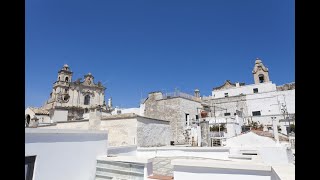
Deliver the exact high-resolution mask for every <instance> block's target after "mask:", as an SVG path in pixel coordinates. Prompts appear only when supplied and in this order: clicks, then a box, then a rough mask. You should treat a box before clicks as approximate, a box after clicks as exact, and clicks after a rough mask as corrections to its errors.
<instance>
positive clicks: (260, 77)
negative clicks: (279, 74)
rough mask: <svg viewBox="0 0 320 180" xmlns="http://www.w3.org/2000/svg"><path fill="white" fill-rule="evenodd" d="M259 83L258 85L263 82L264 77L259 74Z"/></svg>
mask: <svg viewBox="0 0 320 180" xmlns="http://www.w3.org/2000/svg"><path fill="white" fill-rule="evenodd" d="M259 82H260V83H263V82H264V75H263V74H259Z"/></svg>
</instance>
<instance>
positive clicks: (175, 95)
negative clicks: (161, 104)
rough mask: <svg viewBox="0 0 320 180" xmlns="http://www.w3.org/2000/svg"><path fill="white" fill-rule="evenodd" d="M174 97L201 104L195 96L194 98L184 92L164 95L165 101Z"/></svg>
mask: <svg viewBox="0 0 320 180" xmlns="http://www.w3.org/2000/svg"><path fill="white" fill-rule="evenodd" d="M172 97H182V98H186V99H190V100H193V101H198V102H201V99H200V98H198V97H195V96H193V95H191V94H187V93H183V92H171V93H166V94H163V99H169V98H172Z"/></svg>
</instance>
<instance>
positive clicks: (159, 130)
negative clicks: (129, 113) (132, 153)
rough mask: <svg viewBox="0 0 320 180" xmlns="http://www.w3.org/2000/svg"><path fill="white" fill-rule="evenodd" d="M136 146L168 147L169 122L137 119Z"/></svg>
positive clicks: (169, 138) (143, 118)
mask: <svg viewBox="0 0 320 180" xmlns="http://www.w3.org/2000/svg"><path fill="white" fill-rule="evenodd" d="M137 120H138V128H137V145H138V146H139V147H154V146H166V145H170V140H171V137H170V136H171V130H170V125H169V121H162V120H153V119H149V118H145V117H138V118H137Z"/></svg>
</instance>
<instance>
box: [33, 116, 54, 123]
mask: <svg viewBox="0 0 320 180" xmlns="http://www.w3.org/2000/svg"><path fill="white" fill-rule="evenodd" d="M30 117H31V118H32V116H30ZM37 118H38V119H39V123H50V117H49V115H37Z"/></svg>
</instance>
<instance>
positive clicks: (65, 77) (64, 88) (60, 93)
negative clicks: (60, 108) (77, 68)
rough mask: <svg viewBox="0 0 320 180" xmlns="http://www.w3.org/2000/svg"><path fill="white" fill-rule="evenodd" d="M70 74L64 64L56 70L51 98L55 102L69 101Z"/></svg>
mask: <svg viewBox="0 0 320 180" xmlns="http://www.w3.org/2000/svg"><path fill="white" fill-rule="evenodd" d="M72 74H73V72H71V70H70V68H69V66H68V65H67V64H65V65H64V66H63V67H62V69H61V70H59V72H58V79H57V81H56V82H55V83H54V85H53V90H52V95H51V96H52V98H53V99H55V101H56V102H60V103H67V102H68V101H69V98H70V96H69V87H70V83H71V82H72V81H71V80H72Z"/></svg>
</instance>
